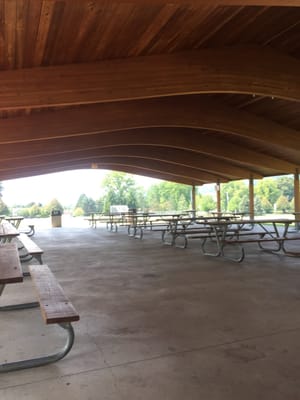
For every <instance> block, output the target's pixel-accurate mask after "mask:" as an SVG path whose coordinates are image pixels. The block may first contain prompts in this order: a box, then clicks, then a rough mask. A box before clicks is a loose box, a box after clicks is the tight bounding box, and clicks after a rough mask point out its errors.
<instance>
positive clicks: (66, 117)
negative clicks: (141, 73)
mask: <svg viewBox="0 0 300 400" xmlns="http://www.w3.org/2000/svg"><path fill="white" fill-rule="evenodd" d="M160 126H165V127H189V128H197V129H207V130H211V131H220V132H225V133H230V134H233V135H238V136H241V137H245V138H248V139H252V140H256V141H260V142H266V143H269V142H270V141H271V142H272V144H273V145H277V146H279V147H286V148H289V149H292V150H300V142H299V141H298V140H297V139H298V136H299V132H298V131H295V130H293V129H291V128H287V127H285V126H282V125H280V124H278V123H275V122H273V121H270V120H267V119H264V118H262V117H258V116H256V115H254V114H251V113H249V112H246V111H244V110H239V109H236V108H233V107H229V106H225V105H222V104H219V103H218V102H216V101H212V100H210V99H206V98H205V99H203V98H199V97H196V98H195V97H193V96H192V97H189V96H184V97H181V96H180V97H175V98H160V99H148V100H140V101H128V102H117V103H106V104H94V105H89V106H82V107H79V108H71V109H63V110H57V111H55V112H52V111H45V112H40V113H35V114H31V115H28V116H22V117H15V118H8V119H5V120H2V121H1V126H0V143H1V144H3V143H14V142H18V141H22V142H26V141H34V140H41V139H51V138H59V137H68V136H77V135H86V134H89V133H96V132H98V133H100V132H107V131H116V130H124V129H125V130H126V129H137V128H147V127H160Z"/></svg>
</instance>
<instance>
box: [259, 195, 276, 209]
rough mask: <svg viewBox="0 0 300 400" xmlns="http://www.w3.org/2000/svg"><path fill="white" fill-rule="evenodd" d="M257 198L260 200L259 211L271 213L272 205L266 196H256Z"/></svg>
mask: <svg viewBox="0 0 300 400" xmlns="http://www.w3.org/2000/svg"><path fill="white" fill-rule="evenodd" d="M258 199H259V200H260V204H261V211H262V212H263V213H271V212H272V211H273V206H272V204H271V203H270V202H269V200H268V198H267V197H264V196H263V197H258Z"/></svg>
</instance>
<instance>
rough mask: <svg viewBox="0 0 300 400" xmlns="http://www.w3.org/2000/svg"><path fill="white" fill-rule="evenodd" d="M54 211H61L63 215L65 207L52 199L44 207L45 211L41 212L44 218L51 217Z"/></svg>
mask: <svg viewBox="0 0 300 400" xmlns="http://www.w3.org/2000/svg"><path fill="white" fill-rule="evenodd" d="M52 210H59V211H61V213H63V211H64V209H63V206H62V205H61V204H60V202H59V201H58V200H57V199H52V200H51V201H50V202H49V203H48V204H47V205H46V206H45V207H43V210H41V213H42V215H43V216H45V217H46V216H49V215H51V212H52Z"/></svg>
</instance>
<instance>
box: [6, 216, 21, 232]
mask: <svg viewBox="0 0 300 400" xmlns="http://www.w3.org/2000/svg"><path fill="white" fill-rule="evenodd" d="M23 219H24V217H17V216H16V217H5V220H6V221H8V222H10V223H11V224H12V225H13V226H14V227H15V228H16V229H18V228H19V226H20V223H21V222H22V221H23Z"/></svg>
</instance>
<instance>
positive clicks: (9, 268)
mask: <svg viewBox="0 0 300 400" xmlns="http://www.w3.org/2000/svg"><path fill="white" fill-rule="evenodd" d="M22 281H23V272H22V267H21V264H20V259H19V253H18V248H17V245H16V244H15V243H7V244H4V245H1V246H0V285H5V284H7V283H16V282H22Z"/></svg>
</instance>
